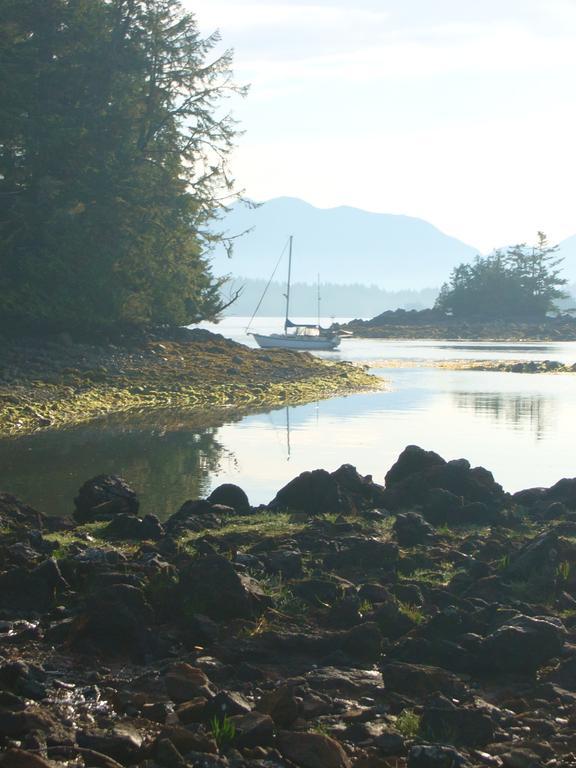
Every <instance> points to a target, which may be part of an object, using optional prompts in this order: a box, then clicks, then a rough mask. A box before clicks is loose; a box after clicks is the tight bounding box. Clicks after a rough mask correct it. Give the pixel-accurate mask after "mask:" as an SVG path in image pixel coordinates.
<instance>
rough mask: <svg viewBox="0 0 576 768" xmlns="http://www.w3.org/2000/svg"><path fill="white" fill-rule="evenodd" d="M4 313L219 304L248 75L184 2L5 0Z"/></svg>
mask: <svg viewBox="0 0 576 768" xmlns="http://www.w3.org/2000/svg"><path fill="white" fill-rule="evenodd" d="M0 7H1V17H2V25H1V31H0V322H2V323H4V324H5V323H10V322H11V323H12V324H14V325H17V326H18V325H21V326H36V327H38V326H42V327H48V328H54V329H58V328H62V329H65V328H71V327H78V326H81V327H82V326H83V327H87V328H97V327H101V326H111V325H126V324H128V325H130V324H133V325H151V324H172V325H175V324H179V325H181V324H186V323H191V322H196V321H198V320H201V319H207V318H208V319H209V318H214V317H215V316H216V315H217V314H218V312H219V311H221V309H222V299H221V296H220V286H221V283H222V282H223V281H222V280H217V279H215V278H214V277H213V276H212V274H211V271H210V265H209V261H208V258H207V254H208V253H209V251H210V247H211V245H212V244H213V243H215V242H216V241H218V240H219V239H222V238H221V237H220V236H219V235H218V234H215V233H213V232H211V231H210V226H211V225H213V223H214V220H215V219H216V218H217V216H218V213H219V211H220V210H221V209H222V208H223V207H224V205H225V204H226V203H227V202H229V201H230V200H232V199H235V197H236V195H235V193H234V181H233V179H231V178H230V176H229V171H228V165H227V161H228V157H229V153H230V150H231V148H232V143H233V140H234V137H235V134H236V130H235V124H234V121H233V120H232V119H231V117H230V116H229V115H228V114H226V113H225V112H224V110H223V104H222V101H223V99H224V98H225V97H227V96H230V95H231V94H233V93H238V92H241V91H242V89H240V88H238V87H237V86H235V85H234V83H233V82H232V79H231V71H230V67H231V54H230V52H225V53H223V54H222V55H219V56H215V57H213V58H210V57H211V56H212V55H213V51H214V48H215V46H216V45H217V43H218V36H217V35H216V34H215V35H212V36H210V37H208V38H207V39H202V38H201V37H200V36H199V33H198V30H197V26H196V22H195V19H194V16H193V15H192V14H190V13H187V12H185V11H184V9H183V6H182V3H181V1H180V0H0Z"/></svg>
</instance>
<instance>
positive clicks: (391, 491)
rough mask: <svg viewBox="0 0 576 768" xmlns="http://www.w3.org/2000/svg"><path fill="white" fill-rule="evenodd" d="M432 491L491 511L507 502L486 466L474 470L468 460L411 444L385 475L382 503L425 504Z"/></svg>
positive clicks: (392, 505) (394, 506) (397, 505)
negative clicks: (447, 494) (484, 506)
mask: <svg viewBox="0 0 576 768" xmlns="http://www.w3.org/2000/svg"><path fill="white" fill-rule="evenodd" d="M433 489H441V490H443V491H448V492H449V493H450V494H452V496H451V497H450V499H449V500H450V502H451V503H453V502H454V499H453V497H457V498H458V499H460V500H461V501H460V502H458V503H464V502H466V503H474V502H481V503H482V504H485V505H486V507H488V508H489V509H491V510H495V509H500V508H502V506H503V505H504V504H505V502H506V500H507V499H508V497H507V495H506V494H505V493H504V491H503V490H502V487H501V486H500V485H498V483H496V482H495V480H494V477H493V476H492V473H491V472H488V470H486V469H484V468H483V467H471V466H470V463H469V462H468V461H467V460H466V459H456V460H454V461H445V460H444V459H443V458H442V457H441V456H438V454H436V453H433V452H432V451H425V450H423V449H422V448H419V447H418V446H415V445H410V446H408V447H407V448H405V450H404V451H403V452H402V453H401V454H400V456H399V458H398V461H397V462H396V463H395V464H394V465H393V466H392V468H391V469H390V470H389V472H388V473H387V475H386V493H385V494H384V500H383V501H384V504H385V506H387V507H388V508H389V509H393V510H398V509H403V508H409V507H412V506H415V505H426V502H427V501H428V500H429V495H430V491H431V490H433ZM425 516H426V515H425ZM438 522H441V520H438ZM466 522H469V520H466Z"/></svg>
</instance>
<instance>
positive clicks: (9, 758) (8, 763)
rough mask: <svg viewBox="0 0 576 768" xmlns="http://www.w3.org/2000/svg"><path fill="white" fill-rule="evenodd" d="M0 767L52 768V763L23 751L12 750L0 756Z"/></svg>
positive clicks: (32, 753)
mask: <svg viewBox="0 0 576 768" xmlns="http://www.w3.org/2000/svg"><path fill="white" fill-rule="evenodd" d="M0 765H1V766H2V768H52V763H49V762H48V761H47V760H45V759H44V758H43V757H41V756H40V755H37V754H34V752H28V751H26V750H24V749H13V748H12V749H8V750H7V751H6V752H4V754H3V755H2V756H0Z"/></svg>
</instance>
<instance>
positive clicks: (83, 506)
mask: <svg viewBox="0 0 576 768" xmlns="http://www.w3.org/2000/svg"><path fill="white" fill-rule="evenodd" d="M74 505H75V510H74V519H75V520H76V521H77V522H78V523H92V522H94V521H95V520H108V519H110V518H112V517H114V516H115V515H122V514H128V515H136V514H138V508H139V506H140V502H139V501H138V496H137V495H136V493H135V491H133V490H132V488H131V487H130V486H129V485H128V483H127V482H126V480H124V479H123V478H121V477H118V475H97V476H96V477H93V478H92V479H91V480H87V481H86V482H85V483H84V485H83V486H82V487H81V488H80V490H79V491H78V496H76V498H75V499H74Z"/></svg>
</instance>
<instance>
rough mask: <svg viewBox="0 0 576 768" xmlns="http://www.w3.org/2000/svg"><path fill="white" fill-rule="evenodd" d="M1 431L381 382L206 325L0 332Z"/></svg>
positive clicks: (327, 393) (287, 399)
mask: <svg viewBox="0 0 576 768" xmlns="http://www.w3.org/2000/svg"><path fill="white" fill-rule="evenodd" d="M1 350H2V351H1V353H0V436H7V435H20V434H25V433H27V432H31V431H35V430H38V429H41V428H46V427H61V426H67V425H70V424H74V423H79V422H83V421H87V420H90V419H93V418H95V417H97V416H102V415H104V414H107V413H118V412H125V411H132V410H133V411H138V410H140V411H144V410H151V409H157V408H167V407H184V408H208V407H210V408H214V407H220V408H241V407H248V406H249V407H253V408H255V409H257V408H259V407H262V406H265V405H266V406H270V407H274V406H277V405H282V404H296V403H302V402H307V401H311V400H317V399H321V398H325V397H331V396H333V395H336V394H341V393H344V392H354V391H361V390H369V389H378V388H380V387H382V382H381V381H379V380H378V379H377V378H375V377H373V376H371V375H370V374H368V373H367V372H366V370H365V368H364V367H363V366H360V365H354V364H352V363H346V362H334V361H326V360H320V359H318V358H316V357H313V356H312V355H310V354H307V353H300V352H293V351H290V350H267V351H263V350H254V349H249V348H248V347H246V346H244V345H242V344H238V343H236V342H233V341H230V340H229V339H225V338H224V337H222V336H220V335H218V334H213V333H210V332H208V331H204V330H192V331H190V330H186V329H177V330H176V331H172V332H171V333H170V334H168V333H167V332H166V333H158V334H147V335H146V336H145V337H142V338H138V339H134V338H132V337H128V338H126V339H118V340H115V341H114V343H111V342H99V343H94V342H92V343H90V342H84V343H82V342H75V341H72V340H71V339H70V338H69V337H46V338H37V337H36V338H23V339H22V338H19V339H3V340H2V345H1Z"/></svg>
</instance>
